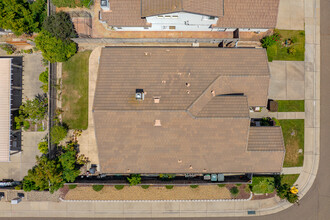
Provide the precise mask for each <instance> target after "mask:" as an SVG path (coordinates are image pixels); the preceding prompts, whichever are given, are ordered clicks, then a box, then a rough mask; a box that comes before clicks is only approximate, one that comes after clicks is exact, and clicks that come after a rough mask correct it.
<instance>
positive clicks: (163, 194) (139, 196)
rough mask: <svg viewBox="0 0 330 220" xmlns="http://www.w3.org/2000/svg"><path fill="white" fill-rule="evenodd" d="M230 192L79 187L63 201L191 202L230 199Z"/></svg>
mask: <svg viewBox="0 0 330 220" xmlns="http://www.w3.org/2000/svg"><path fill="white" fill-rule="evenodd" d="M230 198H231V196H230V192H229V190H228V189H227V188H226V187H222V188H220V187H218V186H199V187H197V188H195V189H193V188H191V187H190V186H174V188H173V189H166V188H165V187H163V186H150V187H149V188H148V189H143V188H142V187H141V186H125V187H124V188H123V189H122V190H117V189H115V188H114V187H113V186H104V188H103V189H102V190H101V191H99V192H95V191H94V190H93V189H92V187H91V186H81V187H77V188H75V189H72V190H69V191H68V193H67V194H66V195H65V198H64V199H65V200H193V199H230Z"/></svg>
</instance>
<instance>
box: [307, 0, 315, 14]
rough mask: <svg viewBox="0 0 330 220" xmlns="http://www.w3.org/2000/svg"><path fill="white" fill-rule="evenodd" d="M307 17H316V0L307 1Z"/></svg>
mask: <svg viewBox="0 0 330 220" xmlns="http://www.w3.org/2000/svg"><path fill="white" fill-rule="evenodd" d="M305 17H314V1H305Z"/></svg>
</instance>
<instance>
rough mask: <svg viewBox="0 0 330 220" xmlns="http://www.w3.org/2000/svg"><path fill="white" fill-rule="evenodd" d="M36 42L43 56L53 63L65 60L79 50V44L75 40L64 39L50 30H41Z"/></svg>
mask: <svg viewBox="0 0 330 220" xmlns="http://www.w3.org/2000/svg"><path fill="white" fill-rule="evenodd" d="M35 43H36V46H37V48H38V49H39V50H41V52H42V56H43V57H44V58H45V59H46V60H48V61H50V62H51V63H55V62H65V61H67V60H68V59H69V58H70V57H72V56H73V55H74V54H75V53H76V52H77V45H76V44H75V43H74V42H73V41H71V40H65V41H62V40H61V39H58V38H56V37H54V36H52V34H51V33H49V32H48V31H41V32H40V33H39V35H38V36H37V37H36V38H35Z"/></svg>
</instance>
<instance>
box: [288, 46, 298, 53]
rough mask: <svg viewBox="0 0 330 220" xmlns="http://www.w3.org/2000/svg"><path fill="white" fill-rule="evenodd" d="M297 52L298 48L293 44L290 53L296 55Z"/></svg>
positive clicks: (289, 49)
mask: <svg viewBox="0 0 330 220" xmlns="http://www.w3.org/2000/svg"><path fill="white" fill-rule="evenodd" d="M296 52H297V50H296V48H294V47H293V46H292V47H289V48H288V54H291V55H295V54H296Z"/></svg>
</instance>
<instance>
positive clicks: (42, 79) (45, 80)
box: [39, 67, 48, 84]
mask: <svg viewBox="0 0 330 220" xmlns="http://www.w3.org/2000/svg"><path fill="white" fill-rule="evenodd" d="M39 81H40V82H42V83H45V84H48V67H47V68H46V70H45V71H44V72H42V73H40V75H39Z"/></svg>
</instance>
